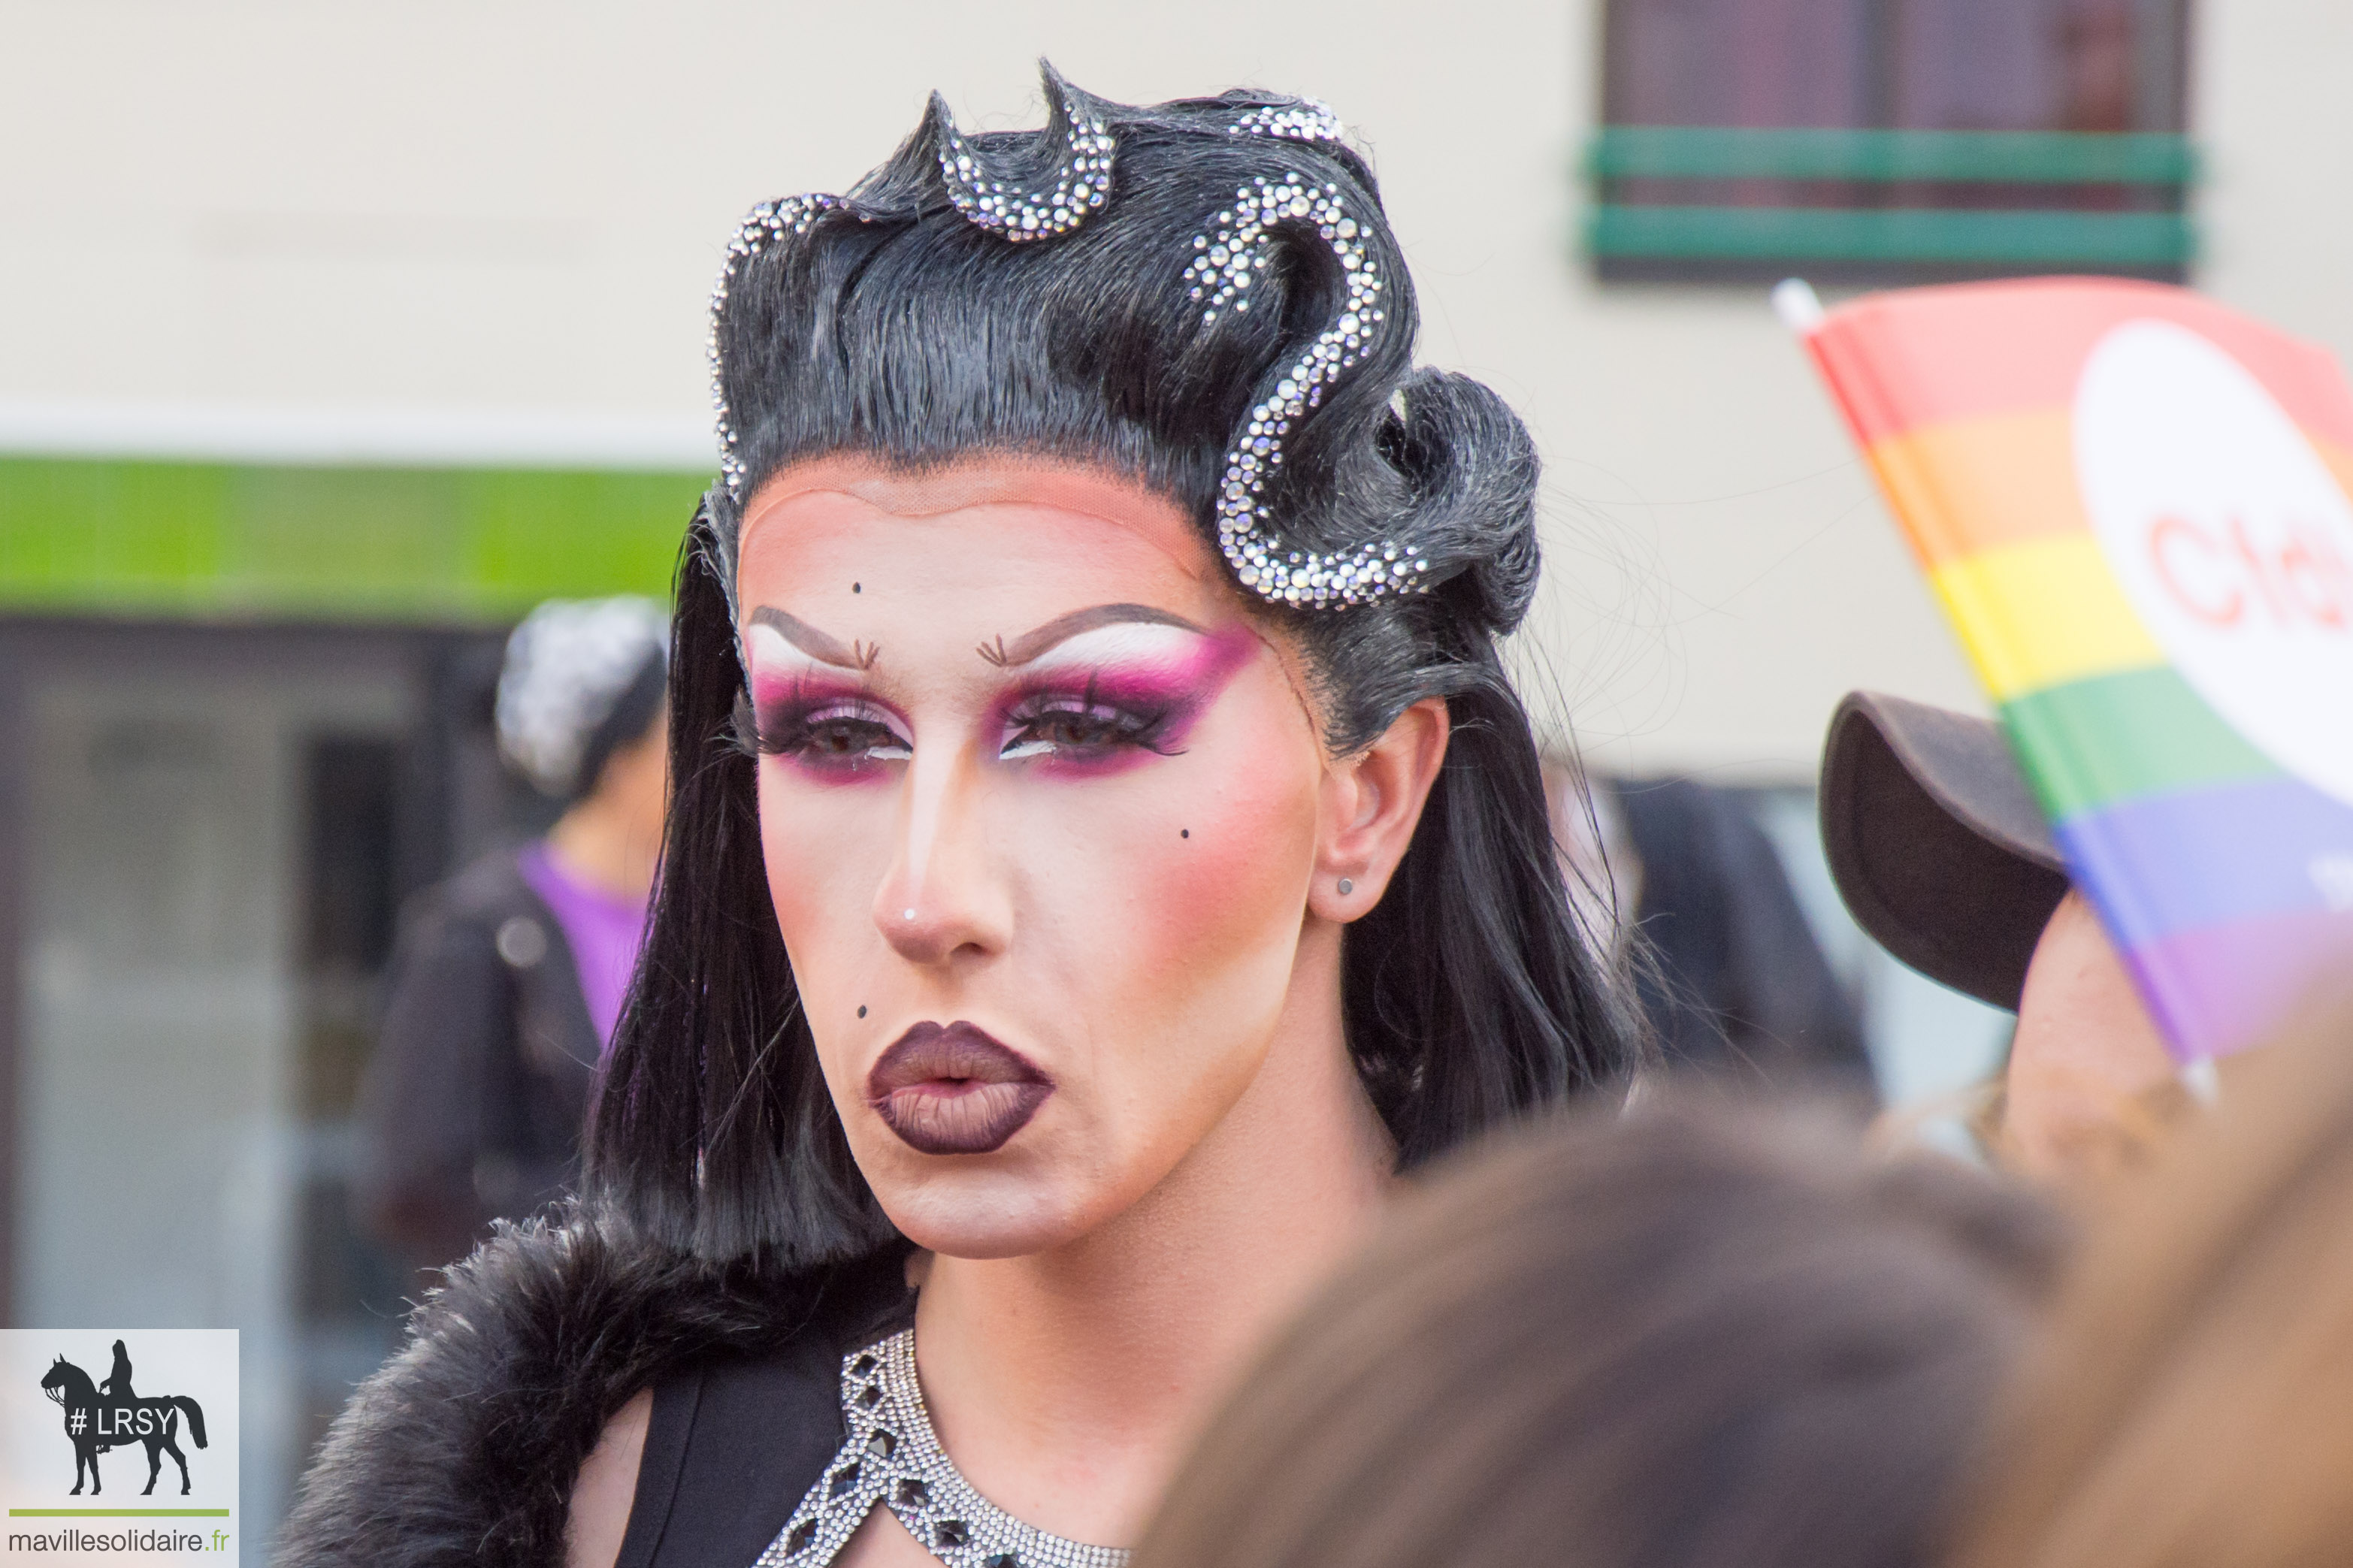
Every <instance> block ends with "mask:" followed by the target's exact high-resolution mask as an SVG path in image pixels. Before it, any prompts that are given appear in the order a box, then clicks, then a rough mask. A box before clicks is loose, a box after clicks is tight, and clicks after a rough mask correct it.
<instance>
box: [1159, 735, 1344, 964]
mask: <svg viewBox="0 0 2353 1568" xmlns="http://www.w3.org/2000/svg"><path fill="white" fill-rule="evenodd" d="M1270 782H1271V781H1270ZM1231 783H1232V781H1229V784H1231ZM1177 810H1178V813H1179V814H1180V815H1181V816H1182V823H1181V826H1180V824H1178V823H1176V822H1169V823H1168V824H1167V825H1166V826H1165V827H1163V828H1162V829H1160V830H1159V831H1158V832H1156V833H1155V834H1154V835H1153V836H1152V837H1151V838H1150V840H1149V841H1148V845H1147V846H1145V847H1140V849H1139V852H1138V853H1136V854H1135V855H1134V859H1133V861H1132V862H1131V874H1133V875H1134V876H1136V877H1139V878H1141V879H1145V886H1147V887H1149V888H1150V889H1151V893H1150V896H1148V897H1146V898H1145V899H1142V900H1136V901H1135V903H1134V905H1133V906H1131V907H1133V908H1134V910H1135V912H1136V914H1137V916H1138V917H1139V919H1140V921H1141V922H1142V926H1143V929H1142V930H1140V931H1138V933H1137V934H1138V935H1139V936H1140V937H1142V938H1143V942H1144V945H1145V947H1147V948H1148V949H1149V950H1150V951H1152V952H1155V953H1156V954H1157V955H1158V961H1159V963H1161V964H1163V965H1165V966H1166V970H1167V972H1168V973H1169V974H1170V976H1172V977H1174V978H1177V979H1180V980H1181V979H1183V978H1184V977H1185V976H1187V975H1188V974H1190V975H1198V974H1199V973H1202V972H1203V971H1204V970H1206V969H1210V968H1215V967H1217V966H1219V963H1220V962H1221V961H1222V960H1223V959H1226V958H1229V957H1231V956H1233V955H1234V954H1236V953H1239V952H1255V951H1259V950H1260V949H1261V948H1262V947H1263V946H1264V944H1265V943H1266V942H1268V941H1269V940H1270V937H1271V936H1276V935H1279V934H1280V933H1282V932H1285V931H1293V929H1294V928H1295V927H1296V925H1297V922H1298V921H1299V918H1300V913H1301V910H1302V909H1303V903H1304V899H1305V893H1306V878H1305V875H1304V871H1303V868H1304V867H1305V866H1306V864H1307V863H1308V858H1309V857H1310V855H1311V854H1312V841H1313V836H1314V808H1313V800H1312V796H1307V795H1303V792H1300V793H1294V792H1286V791H1283V790H1282V789H1280V788H1275V787H1265V786H1263V785H1262V786H1261V787H1259V788H1255V789H1253V788H1251V787H1250V786H1249V785H1248V784H1241V785H1240V786H1239V787H1229V788H1228V789H1226V790H1221V791H1219V792H1218V793H1217V794H1215V795H1207V796H1206V797H1205V798H1202V799H1199V800H1197V801H1193V802H1189V803H1187V804H1186V805H1183V806H1181V807H1178V808H1177Z"/></svg>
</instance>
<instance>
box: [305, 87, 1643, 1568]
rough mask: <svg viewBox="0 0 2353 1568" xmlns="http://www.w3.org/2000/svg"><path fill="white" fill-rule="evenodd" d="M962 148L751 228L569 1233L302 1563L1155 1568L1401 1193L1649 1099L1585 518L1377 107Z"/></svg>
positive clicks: (944, 126) (1194, 103)
mask: <svg viewBox="0 0 2353 1568" xmlns="http://www.w3.org/2000/svg"><path fill="white" fill-rule="evenodd" d="M1046 97H1047V103H1048V109H1049V120H1048V123H1047V125H1046V128H1045V129H1044V130H1043V131H1041V132H1023V133H1001V134H989V135H972V136H965V135H961V134H959V133H958V132H957V131H956V129H955V126H954V124H953V123H952V122H951V121H950V120H949V118H948V115H947V112H946V110H945V108H944V106H943V105H942V104H941V103H940V102H939V101H938V100H934V103H933V105H932V109H931V111H930V114H929V116H928V118H927V119H926V120H925V121H924V122H923V125H922V126H921V127H919V128H918V129H917V131H916V132H915V133H914V135H913V137H912V138H911V139H910V140H909V141H908V142H906V144H905V145H904V146H902V148H901V149H900V150H899V152H898V153H896V154H895V155H894V156H893V157H892V159H891V160H890V162H888V163H885V164H883V165H882V166H881V168H880V169H877V170H876V171H875V172H874V173H873V174H870V175H869V176H868V177H867V178H866V179H865V180H864V181H862V182H861V183H860V184H858V185H857V186H856V187H855V188H854V189H853V190H851V191H850V192H849V194H848V195H845V196H831V195H807V196H797V197H793V198H790V199H787V200H784V201H778V202H775V203H772V204H769V205H764V206H762V207H760V208H759V209H757V210H756V211H755V212H754V213H753V215H752V216H751V217H750V218H749V219H748V220H747V221H746V222H745V223H744V226H743V228H742V229H741V230H740V231H739V232H738V234H737V235H736V237H735V239H734V241H733V245H732V246H731V247H730V250H729V255H728V259H727V265H726V268H725V272H724V274H723V277H722V278H721V279H720V283H719V288H718V290H717V295H716V299H715V303H714V315H713V331H712V357H713V364H714V369H715V373H716V377H717V395H718V401H719V418H720V428H721V439H722V443H723V473H722V478H721V480H720V482H719V483H718V484H717V485H716V486H715V487H714V488H713V489H712V491H711V493H710V495H709V497H708V498H707V499H706V500H705V502H704V505H703V508H702V511H701V513H700V514H699V515H698V516H697V518H696V519H695V521H694V525H693V530H692V532H691V536H690V539H689V541H688V546H687V550H686V552H685V554H684V557H683V562H682V565H681V573H680V579H679V602H678V610H677V620H676V629H675V641H674V646H673V651H672V657H671V661H670V671H671V674H670V715H671V724H672V731H671V742H670V756H671V791H672V795H671V800H672V808H671V814H670V826H669V834H668V840H667V847H666V849H665V852H664V861H663V871H662V879H661V885H660V890H659V896H658V900H657V904H656V908H655V913H654V916H653V922H652V927H651V931H650V933H649V937H648V941H647V945H646V950H645V956H644V958H643V960H642V962H641V964H640V967H639V970H638V976H637V980H636V983H635V987H634V989H633V992H632V995H631V1000H630V1002H629V1005H628V1010H627V1013H626V1015H625V1016H624V1018H623V1021H622V1025H621V1027H620V1031H619V1037H618V1040H617V1045H616V1047H615V1051H614V1054H613V1058H612V1060H611V1063H610V1065H609V1068H608V1069H607V1073H608V1076H607V1081H606V1082H605V1083H604V1085H603V1088H602V1091H601V1098H600V1100H599V1104H598V1109H597V1111H596V1122H595V1127H594V1132H593V1137H592V1140H591V1144H590V1148H589V1152H588V1165H587V1173H586V1185H585V1193H584V1195H583V1197H582V1199H581V1200H580V1202H579V1204H578V1205H577V1206H576V1208H575V1209H574V1210H573V1211H571V1212H569V1213H566V1214H561V1215H556V1216H554V1218H553V1219H551V1220H550V1221H548V1222H546V1223H543V1224H536V1225H533V1226H523V1227H520V1228H513V1229H510V1230H507V1231H505V1232H503V1233H502V1234H501V1235H500V1236H499V1237H496V1238H494V1239H493V1240H492V1241H491V1242H490V1243H489V1244H487V1245H486V1246H485V1247H483V1248H482V1249H481V1250H480V1251H479V1252H477V1253H476V1254H475V1256H474V1257H473V1258H472V1259H470V1261H469V1262H468V1263H466V1264H465V1265H463V1266H461V1267H460V1268H458V1269H456V1270H454V1271H453V1273H452V1276H451V1279H450V1282H449V1285H448V1288H447V1289H445V1290H444V1291H442V1292H441V1293H440V1294H439V1295H438V1296H437V1297H435V1298H434V1299H433V1300H430V1301H428V1302H427V1304H426V1305H425V1306H424V1307H423V1308H422V1309H420V1310H419V1311H418V1312H417V1317H416V1321H415V1326H414V1332H413V1338H412V1341H411V1342H410V1344H409V1345H408V1347H407V1349H406V1351H405V1352H403V1353H402V1354H401V1355H400V1356H399V1357H398V1358H397V1359H396V1360H395V1361H394V1362H393V1363H391V1364H390V1365H389V1366H387V1367H386V1368H385V1370H384V1371H383V1372H382V1373H378V1374H377V1376H376V1377H375V1378H374V1379H373V1380H371V1381H370V1382H369V1383H368V1384H365V1385H364V1387H363V1388H362V1389H361V1390H360V1391H359V1393H358V1394H356V1395H355V1396H354V1398H353V1401H352V1403H351V1405H350V1406H349V1407H348V1408H347V1409H346V1411H345V1412H344V1414H343V1416H342V1417H341V1418H340V1419H339V1421H338V1422H337V1423H336V1425H335V1426H334V1428H333V1430H332V1434H331V1435H330V1436H329V1437H328V1439H327V1442H326V1444H325V1447H324V1448H323V1449H322V1453H321V1456H320V1458H319V1459H318V1462H317V1463H316V1465H315V1466H314V1467H313V1468H312V1471H311V1475H310V1477H309V1479H308V1480H307V1481H306V1482H305V1485H304V1491H303V1496H302V1499H301V1503H300V1505H299V1507H298V1509H297V1510H296V1513H295V1515H294V1518H293V1519H292V1521H291V1522H290V1525H289V1529H288V1533H287V1536H286V1538H285V1542H284V1548H283V1550H284V1553H285V1558H286V1560H287V1561H289V1562H291V1563H360V1562H366V1563H419V1564H421V1563H458V1562H461V1561H462V1562H466V1563H517V1564H522V1563H530V1564H554V1563H560V1562H565V1561H566V1560H567V1559H568V1560H569V1561H571V1562H573V1563H581V1564H593V1565H595V1568H607V1565H608V1564H612V1563H616V1562H618V1563H622V1564H625V1565H627V1568H654V1565H658V1568H671V1565H673V1564H692V1565H695V1568H746V1565H749V1564H752V1563H755V1562H757V1563H761V1564H763V1565H764V1568H769V1565H773V1568H821V1565H824V1564H829V1563H845V1564H877V1563H909V1564H915V1565H922V1564H925V1563H934V1562H944V1563H951V1564H954V1565H955V1568H1015V1565H1017V1564H1018V1565H1025V1568H1026V1565H1031V1564H1035V1565H1037V1568H1048V1565H1051V1564H1074V1565H1075V1564H1088V1565H1103V1568H1109V1565H1113V1564H1117V1563H1121V1562H1123V1561H1124V1555H1125V1553H1124V1550H1123V1548H1124V1546H1125V1545H1126V1544H1127V1543H1128V1542H1132V1541H1133V1540H1134V1539H1135V1537H1136V1535H1137V1533H1138V1532H1139V1531H1140V1528H1141V1526H1142V1523H1143V1521H1144V1520H1145V1517H1146V1516H1147V1515H1148V1513H1149V1511H1150V1509H1151V1507H1152V1504H1153V1501H1154V1499H1155V1496H1156V1494H1157V1491H1158V1489H1159V1487H1160V1485H1161V1483H1162V1481H1163V1480H1164V1479H1165V1478H1166V1476H1167V1474H1168V1473H1169V1472H1170V1470H1171V1469H1172V1468H1173V1467H1174V1465H1175V1463H1176V1460H1177V1459H1178V1458H1179V1457H1180V1456H1181V1452H1182V1448H1183V1445H1184V1442H1185V1440H1186V1437H1187V1434H1188V1433H1189V1431H1190V1430H1191V1428H1192V1426H1193V1425H1194V1424H1195V1422H1196V1421H1197V1420H1198V1418H1199V1417H1200V1416H1201V1415H1204V1414H1205V1413H1206V1410H1207V1408H1208V1406H1209V1405H1210V1404H1211V1403H1212V1402H1213V1401H1214V1400H1215V1398H1216V1397H1217V1395H1218V1394H1219V1392H1220V1391H1221V1385H1222V1384H1223V1383H1224V1381H1225V1380H1226V1379H1227V1378H1228V1377H1229V1375H1230V1374H1231V1373H1232V1371H1233V1369H1235V1368H1236V1367H1237V1366H1238V1365H1239V1364H1240V1361H1241V1359H1242V1357H1243V1356H1244V1355H1245V1354H1246V1352H1247V1351H1248V1349H1249V1347H1250V1344H1251V1342H1252V1341H1253V1340H1254V1338H1255V1337H1256V1336H1257V1335H1259V1334H1260V1333H1261V1331H1264V1330H1266V1329H1267V1328H1269V1327H1271V1324H1272V1322H1273V1321H1274V1320H1276V1319H1277V1318H1279V1317H1280V1316H1282V1314H1283V1313H1284V1312H1285V1310H1287V1309H1288V1308H1290V1307H1291V1305H1292V1304H1293V1302H1294V1301H1295V1300H1298V1299H1299V1298H1300V1296H1301V1295H1302V1293H1303V1290H1304V1289H1307V1288H1308V1287H1309V1286H1311V1285H1312V1284H1313V1283H1314V1279H1315V1278H1316V1276H1317V1275H1318V1273H1319V1272H1320V1271H1321V1270H1323V1269H1324V1268H1325V1267H1326V1266H1327V1265H1328V1264H1329V1263H1330V1262H1332V1261H1333V1260H1334V1259H1335V1258H1336V1257H1337V1256H1338V1254H1339V1253H1341V1252H1342V1251H1343V1250H1344V1249H1345V1247H1347V1246H1348V1245H1349V1243H1350V1242H1351V1241H1352V1240H1353V1239H1354V1238H1355V1237H1356V1236H1357V1235H1358V1234H1359V1233H1360V1231H1361V1230H1362V1229H1363V1227H1364V1226H1365V1225H1366V1222H1367V1221H1368V1219H1369V1218H1370V1217H1371V1216H1372V1215H1374V1214H1375V1213H1376V1211H1377V1208H1378V1207H1379V1205H1381V1203H1382V1201H1383V1197H1384V1194H1386V1193H1387V1192H1388V1190H1389V1188H1390V1187H1391V1185H1392V1184H1393V1182H1394V1181H1395V1179H1396V1177H1397V1175H1398V1173H1400V1172H1406V1171H1410V1170H1412V1169H1413V1168H1414V1167H1416V1166H1418V1165H1419V1164H1421V1163H1424V1162H1426V1161H1428V1160H1430V1159H1431V1158H1432V1157H1433V1156H1436V1155H1438V1154H1440V1153H1442V1152H1445V1151H1447V1150H1449V1149H1451V1148H1452V1147H1454V1146H1456V1145H1457V1144H1460V1143H1461V1142H1463V1141H1464V1140H1466V1139H1469V1138H1471V1137H1472V1136H1474V1135H1476V1134H1478V1133H1479V1132H1481V1131H1483V1130H1485V1129H1488V1128H1492V1127H1494V1126H1496V1125H1497V1124H1499V1123H1503V1122H1505V1121H1510V1120H1512V1119H1514V1118H1515V1117H1519V1116H1522V1115H1525V1114H1526V1113H1527V1112H1529V1111H1530V1110H1534V1109H1535V1108H1539V1107H1541V1106H1543V1105H1545V1104H1546V1102H1548V1101H1552V1100H1557V1099H1559V1098H1561V1097H1564V1096H1567V1095H1571V1094H1577V1093H1583V1092H1590V1091H1597V1090H1600V1091H1606V1090H1608V1089H1609V1088H1611V1087H1612V1086H1613V1085H1615V1084H1616V1083H1618V1082H1619V1081H1620V1079H1621V1077H1622V1075H1623V1073H1624V1072H1625V1071H1626V1070H1627V1069H1628V1068H1629V1066H1630V1051H1631V1048H1632V1047H1630V1045H1629V1043H1628V1041H1629V1038H1630V1036H1629V1032H1628V1028H1627V1026H1626V1025H1625V1023H1624V1022H1623V1019H1622V1017H1621V1015H1620V1011H1619V1005H1618V1003H1617V1001H1616V993H1615V991H1614V989H1613V988H1612V987H1610V986H1609V985H1608V984H1606V983H1605V979H1604V977H1603V975H1602V973H1601V972H1600V968H1599V964H1598V963H1597V962H1596V961H1595V959H1594V958H1593V957H1592V956H1591V954H1592V952H1595V951H1596V947H1595V945H1594V943H1593V942H1591V941H1590V940H1588V937H1587V936H1586V935H1585V934H1584V933H1581V932H1579V931H1577V928H1576V926H1575V925H1574V923H1573V921H1572V917H1571V915H1570V912H1569V910H1568V906H1567V901H1566V900H1565V898H1564V895H1563V889H1562V885H1561V881H1560V876H1559V872H1558V871H1557V869H1556V860H1555V857H1554V848H1553V842H1552V837H1551V832H1550V829H1549V826H1548V825H1547V817H1546V803H1545V794H1544V785H1543V781H1542V778H1541V776H1540V773H1539V771H1538V763H1537V754H1536V747H1535V742H1534V739H1533V736H1532V735H1531V732H1530V727H1529V723H1528V720H1527V717H1526V715H1525V712H1524V710H1522V707H1521V705H1520V702H1519V700H1518V699H1517V698H1516V697H1515V696H1514V693H1513V690H1512V689H1511V686H1510V685H1509V683H1508V682H1507V680H1506V679H1505V678H1504V672H1503V668H1502V665H1501V663H1500V661H1499V658H1498V655H1497V650H1496V638H1497V637H1499V636H1500V635H1502V634H1503V633H1504V632H1506V631H1508V630H1509V629H1510V628H1511V627H1512V626H1514V624H1515V623H1516V622H1517V621H1518V620H1519V619H1520V617H1521V616H1522V614H1523V613H1524V612H1525V609H1526V607H1527V605H1528V601H1529V597H1530V595H1531V594H1532V593H1533V591H1534V588H1535V572H1536V535H1535V515H1534V502H1535V486H1536V460H1535V453H1534V451H1533V449H1532V447H1531V446H1530V443H1529V439H1528V437H1527V433H1526V431H1525V429H1524V428H1523V427H1522V426H1521V425H1520V423H1519V421H1518V420H1517V419H1516V418H1514V416H1513V415H1512V413H1511V411H1510V410H1509V409H1508V408H1506V407H1505V406H1504V405H1503V404H1502V403H1501V402H1500V401H1499V400H1498V399H1497V398H1496V397H1495V395H1493V393H1491V392H1489V391H1488V390H1487V389H1486V388H1485V387H1483V386H1481V385H1479V384H1476V383H1474V382H1471V381H1467V380H1464V379H1462V378H1461V377H1459V376H1453V375H1448V374H1442V373H1440V372H1435V371H1430V370H1417V369H1415V368H1414V367H1413V363H1412V350H1413V340H1414V331H1415V321H1416V316H1415V309H1414V301H1413V291H1412V285H1411V283H1410V281H1409V279H1408V278H1407V276H1406V271H1405V268H1404V266H1403V265H1402V262H1401V260H1400V258H1399V255H1398V247H1397V243H1396V241H1395V239H1394V238H1393V237H1391V235H1390V233H1389V230H1388V225H1387V222H1386V220H1385V219H1384V217H1383V215H1382V211H1381V206H1380V202H1379V198H1378V195H1377V191H1376V188H1375V185H1374V182H1373V178H1372V175H1371V174H1370V172H1369V171H1368V170H1367V168H1366V165H1365V163H1364V162H1363V161H1362V160H1361V159H1360V158H1359V157H1358V156H1357V155H1356V153H1354V152H1352V151H1351V150H1350V149H1349V148H1348V147H1347V145H1346V144H1345V142H1344V141H1343V140H1342V134H1341V130H1340V127H1339V126H1338V125H1337V124H1336V123H1335V121H1333V119H1332V118H1331V116H1330V114H1329V113H1328V112H1327V111H1326V110H1324V109H1323V108H1322V107H1321V106H1320V105H1317V104H1314V103H1312V102H1308V101H1304V100H1292V99H1280V98H1270V97H1267V96H1265V95H1261V94H1255V93H1231V94H1228V95H1227V96H1225V97H1223V98H1217V99H1205V100H1188V101H1183V102H1176V103H1167V104H1160V105H1156V106H1154V107H1150V108H1129V107H1125V106H1122V105H1118V104H1113V103H1109V102H1105V101H1103V100H1099V99H1096V98H1093V97H1091V96H1089V95H1088V94H1086V93H1084V92H1082V91H1080V90H1079V89H1075V88H1073V87H1071V86H1069V85H1068V84H1066V83H1064V82H1063V81H1061V80H1060V79H1059V78H1057V77H1055V76H1054V75H1053V74H1052V73H1051V72H1050V71H1049V72H1048V73H1047V78H1046Z"/></svg>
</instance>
